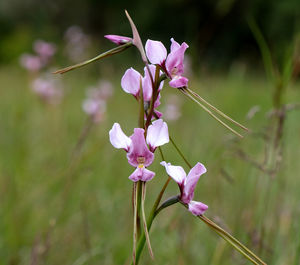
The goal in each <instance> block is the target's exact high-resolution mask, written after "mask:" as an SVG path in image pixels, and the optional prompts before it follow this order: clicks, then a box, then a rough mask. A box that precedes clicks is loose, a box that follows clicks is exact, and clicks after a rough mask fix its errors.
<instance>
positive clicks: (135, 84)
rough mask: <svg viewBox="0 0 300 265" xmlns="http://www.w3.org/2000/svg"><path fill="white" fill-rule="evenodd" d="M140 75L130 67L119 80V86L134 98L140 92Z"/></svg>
mask: <svg viewBox="0 0 300 265" xmlns="http://www.w3.org/2000/svg"><path fill="white" fill-rule="evenodd" d="M140 79H141V74H140V73H139V72H137V71H136V70H134V69H133V68H132V67H131V68H129V69H127V71H126V72H125V74H124V75H123V77H122V80H121V86H122V88H123V90H124V91H125V92H126V93H129V94H132V95H134V96H135V97H137V96H138V94H139V92H140Z"/></svg>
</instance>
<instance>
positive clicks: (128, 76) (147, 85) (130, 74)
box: [121, 65, 163, 118]
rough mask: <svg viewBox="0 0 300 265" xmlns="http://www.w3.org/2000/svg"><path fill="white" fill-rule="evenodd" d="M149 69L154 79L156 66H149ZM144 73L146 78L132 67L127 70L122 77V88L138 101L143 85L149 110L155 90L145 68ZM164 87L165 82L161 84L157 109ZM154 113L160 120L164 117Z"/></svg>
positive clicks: (156, 103) (155, 103)
mask: <svg viewBox="0 0 300 265" xmlns="http://www.w3.org/2000/svg"><path fill="white" fill-rule="evenodd" d="M149 69H150V72H151V75H152V77H154V76H155V65H149ZM144 73H145V76H144V77H143V76H142V75H141V74H140V73H139V72H138V71H136V70H135V69H133V68H132V67H131V68H129V69H127V70H126V72H125V74H124V75H123V77H122V80H121V86H122V88H123V90H124V91H125V92H126V93H129V94H132V95H133V96H134V97H135V98H136V99H138V98H139V95H140V89H141V85H142V88H143V99H144V104H145V106H146V108H148V107H149V104H150V102H151V99H152V94H153V88H152V82H151V77H150V74H149V71H148V69H147V68H146V67H145V68H144ZM160 74H162V72H160ZM162 87H163V82H161V83H160V84H159V87H158V96H157V98H156V100H155V102H154V108H155V109H156V108H157V107H158V106H159V105H160V101H159V99H160V91H161V90H162ZM154 113H155V114H156V116H157V117H158V118H160V117H161V116H162V113H160V112H159V111H157V110H154Z"/></svg>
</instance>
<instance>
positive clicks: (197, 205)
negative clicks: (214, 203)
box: [188, 201, 208, 216]
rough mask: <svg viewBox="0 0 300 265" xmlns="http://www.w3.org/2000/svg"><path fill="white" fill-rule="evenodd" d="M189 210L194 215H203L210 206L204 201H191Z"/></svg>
mask: <svg viewBox="0 0 300 265" xmlns="http://www.w3.org/2000/svg"><path fill="white" fill-rule="evenodd" d="M188 206H189V211H190V212H191V213H192V214H193V215H196V216H198V215H202V214H204V212H205V211H206V210H207V209H208V206H207V205H206V204H204V203H202V202H196V201H190V202H189V204H188Z"/></svg>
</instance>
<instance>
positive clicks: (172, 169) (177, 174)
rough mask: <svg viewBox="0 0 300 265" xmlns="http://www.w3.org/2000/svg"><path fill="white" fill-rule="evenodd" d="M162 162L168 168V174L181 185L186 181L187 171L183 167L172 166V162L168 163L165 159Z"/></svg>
mask: <svg viewBox="0 0 300 265" xmlns="http://www.w3.org/2000/svg"><path fill="white" fill-rule="evenodd" d="M160 164H161V165H162V166H164V167H165V168H166V171H167V174H168V175H169V176H170V177H171V178H172V179H174V180H175V181H176V182H177V183H178V184H179V186H181V185H182V184H183V183H184V180H185V178H186V173H185V171H184V169H183V168H182V167H180V166H172V165H171V163H166V162H165V161H162V162H161V163H160Z"/></svg>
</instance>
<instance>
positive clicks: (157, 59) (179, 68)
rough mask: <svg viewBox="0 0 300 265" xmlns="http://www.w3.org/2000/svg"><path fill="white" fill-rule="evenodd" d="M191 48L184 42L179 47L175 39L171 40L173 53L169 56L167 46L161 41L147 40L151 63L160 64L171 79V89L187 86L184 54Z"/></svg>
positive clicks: (147, 52) (147, 51) (148, 55)
mask: <svg viewBox="0 0 300 265" xmlns="http://www.w3.org/2000/svg"><path fill="white" fill-rule="evenodd" d="M188 47H189V46H188V45H187V44H186V43H185V42H183V43H182V44H181V45H179V43H178V42H176V41H175V40H174V39H173V38H172V39H171V51H170V53H169V55H167V50H166V48H165V46H164V45H163V44H162V43H161V42H160V41H153V40H147V42H146V46H145V50H146V54H147V57H148V59H149V61H150V62H151V63H152V64H158V65H160V66H161V67H162V69H163V70H164V71H165V73H166V75H167V76H168V77H169V78H170V79H171V81H170V82H169V85H170V86H171V87H175V88H178V87H183V86H187V83H188V79H187V78H186V77H184V76H182V74H183V72H184V65H183V60H184V53H185V50H186V49H187V48H188Z"/></svg>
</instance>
